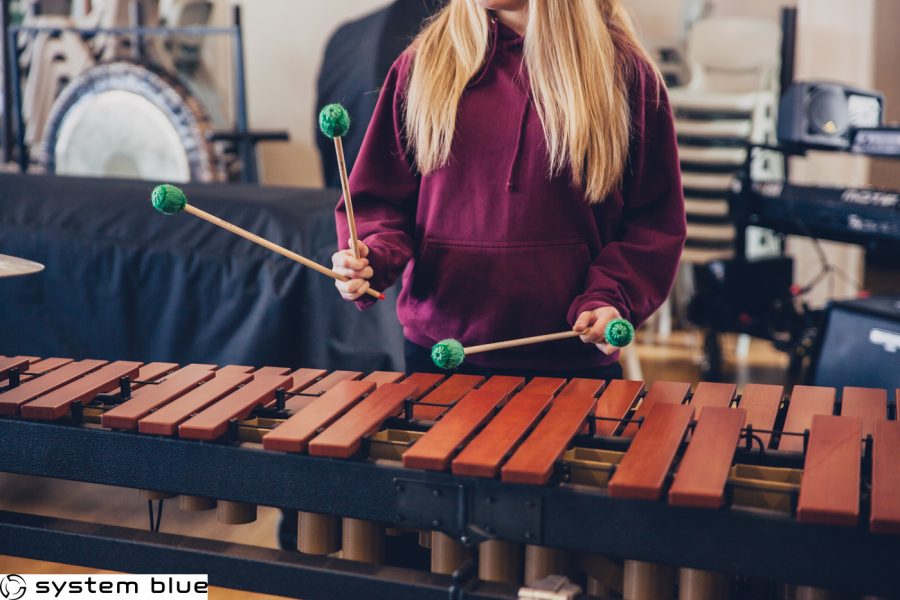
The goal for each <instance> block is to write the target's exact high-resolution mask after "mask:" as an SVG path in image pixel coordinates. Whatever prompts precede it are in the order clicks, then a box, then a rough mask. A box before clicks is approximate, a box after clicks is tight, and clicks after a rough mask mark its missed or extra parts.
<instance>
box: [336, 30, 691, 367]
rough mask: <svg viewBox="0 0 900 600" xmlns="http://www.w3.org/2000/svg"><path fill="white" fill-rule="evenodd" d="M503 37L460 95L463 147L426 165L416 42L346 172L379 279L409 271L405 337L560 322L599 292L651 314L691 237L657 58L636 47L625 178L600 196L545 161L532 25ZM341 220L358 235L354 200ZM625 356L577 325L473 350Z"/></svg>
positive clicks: (559, 357)
mask: <svg viewBox="0 0 900 600" xmlns="http://www.w3.org/2000/svg"><path fill="white" fill-rule="evenodd" d="M491 37H492V40H491V46H490V50H489V58H488V60H487V63H486V65H485V67H484V69H483V70H482V72H481V73H480V74H479V75H477V76H476V77H475V78H474V79H473V80H472V82H471V83H470V84H469V86H468V87H467V88H466V90H465V92H464V94H463V96H462V98H461V100H460V104H459V113H458V116H457V122H456V133H455V135H454V137H453V146H452V156H451V159H450V161H449V163H448V164H447V165H445V166H444V167H442V168H441V169H439V170H437V171H435V172H433V173H431V174H429V175H420V174H418V173H417V172H416V169H415V168H414V163H413V161H412V160H411V157H410V153H409V151H408V150H409V148H408V146H407V144H406V141H405V135H404V132H403V110H404V93H405V86H406V82H407V79H408V75H409V71H410V68H411V64H412V60H413V53H412V51H410V50H407V51H406V52H405V53H404V54H403V55H402V56H401V57H400V58H399V59H397V62H396V63H395V64H394V66H393V67H392V68H391V70H390V72H389V73H388V76H387V79H386V80H385V82H384V87H383V88H382V90H381V94H380V97H379V99H378V104H377V106H376V108H375V114H374V115H373V117H372V121H371V123H370V124H369V129H368V132H367V133H366V136H365V140H364V142H363V145H362V148H361V150H360V154H359V156H358V158H357V161H356V164H355V166H354V169H353V173H352V175H351V177H350V189H351V190H352V193H353V206H354V210H355V213H356V224H357V230H358V234H359V238H360V239H361V240H363V241H364V242H365V243H366V244H367V245H368V246H369V248H370V254H369V260H370V263H371V265H372V267H373V269H374V273H375V274H374V276H373V277H372V280H371V283H372V287H373V288H375V289H378V290H384V289H385V288H387V287H389V286H391V285H392V284H394V283H395V281H396V280H397V278H398V277H400V275H401V274H402V275H403V286H402V290H401V292H400V296H399V299H398V302H397V316H398V317H399V319H400V323H401V324H402V325H403V332H404V335H405V336H406V338H407V339H409V340H410V341H411V342H414V343H416V344H419V345H420V346H425V347H431V346H432V345H433V344H434V343H435V342H437V341H438V340H441V339H443V338H448V337H451V338H455V339H457V340H459V341H460V342H462V343H463V344H464V345H466V346H469V345H473V344H483V343H487V342H496V341H500V340H506V339H511V338H518V337H525V336H532V335H539V334H543V333H555V332H558V331H563V330H566V329H570V328H571V327H572V325H573V324H574V322H575V319H576V318H577V317H578V315H579V314H580V313H581V312H582V311H586V310H591V309H595V308H598V307H602V306H613V307H615V308H616V309H618V310H619V312H620V313H621V314H622V316H623V317H624V318H626V319H628V320H630V321H631V322H632V323H634V325H635V326H637V325H639V324H640V323H642V322H643V321H644V320H646V319H647V318H648V317H649V316H650V315H651V314H652V313H653V311H655V310H656V309H657V308H658V307H659V305H660V304H661V303H662V302H663V301H664V300H665V298H666V296H667V295H668V293H669V289H670V288H671V285H672V282H673V280H674V276H675V272H676V269H677V267H678V259H679V257H680V255H681V250H682V246H683V244H684V238H685V228H686V226H685V215H684V198H683V195H682V191H681V176H680V171H679V163H678V152H677V147H676V140H675V131H674V126H673V123H672V113H671V109H670V107H669V103H668V98H667V96H666V93H665V90H664V89H661V90H660V92H659V93H658V92H657V85H656V79H655V75H654V72H653V70H652V68H651V67H650V66H649V65H647V64H646V63H644V62H643V61H641V60H640V59H638V58H637V57H634V58H633V60H634V61H635V63H636V65H637V68H636V69H634V70H633V71H634V72H635V76H634V78H633V79H634V80H633V82H632V85H631V92H630V104H631V120H632V138H631V144H630V148H629V159H628V164H627V166H626V171H625V173H624V177H623V181H622V185H621V188H620V189H618V190H616V191H614V192H613V193H611V194H610V195H609V196H608V197H607V198H605V199H604V200H603V202H601V203H599V204H593V205H591V204H589V203H588V201H587V199H586V197H585V195H584V191H583V190H582V189H579V188H576V187H575V186H574V184H573V183H572V181H571V173H567V172H563V173H560V174H558V175H555V176H551V175H550V174H549V168H548V164H549V160H548V155H547V148H546V144H545V140H544V133H543V129H542V125H541V122H540V118H539V117H538V114H537V112H536V111H535V109H534V106H533V103H532V101H531V98H530V96H529V89H528V84H527V82H526V80H525V79H524V77H523V74H522V72H521V71H522V69H523V65H522V38H521V37H520V36H518V35H517V34H516V33H515V32H514V31H513V30H511V29H509V28H508V27H506V26H505V25H502V24H499V23H496V21H495V24H494V25H493V27H492V32H491ZM596 126H597V127H602V126H603V124H602V123H597V125H596ZM337 228H338V240H339V242H340V246H341V247H344V248H346V247H347V246H346V244H347V240H348V239H349V237H350V236H349V233H348V228H347V219H346V212H345V209H344V205H343V200H342V201H341V202H339V204H338V207H337ZM371 300H372V299H371V298H368V297H364V298H363V299H361V300H359V301H358V304H359V305H360V306H361V307H365V306H368V305H369V304H370V303H371ZM617 358H618V356H617V355H612V356H607V355H605V354H603V353H601V352H600V351H599V350H598V349H597V348H596V347H595V346H593V345H592V344H584V343H582V342H581V341H580V340H578V339H577V338H575V339H571V340H565V341H560V342H551V343H546V344H534V345H530V346H524V347H521V348H516V349H511V350H505V351H498V352H487V353H484V354H477V355H473V356H471V357H467V358H466V360H467V361H469V362H472V363H474V364H478V365H482V366H487V367H495V368H526V369H528V368H542V369H559V370H563V369H585V368H591V367H596V366H601V365H606V364H609V363H612V362H614V361H615V360H617Z"/></svg>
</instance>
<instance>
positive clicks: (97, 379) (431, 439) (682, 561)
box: [0, 357, 900, 597]
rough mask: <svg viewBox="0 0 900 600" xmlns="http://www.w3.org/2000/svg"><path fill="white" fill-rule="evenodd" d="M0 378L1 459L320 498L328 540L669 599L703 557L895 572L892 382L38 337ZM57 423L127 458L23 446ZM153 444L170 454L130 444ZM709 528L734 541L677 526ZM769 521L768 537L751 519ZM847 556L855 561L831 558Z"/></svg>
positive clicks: (694, 574)
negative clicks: (367, 370) (164, 351)
mask: <svg viewBox="0 0 900 600" xmlns="http://www.w3.org/2000/svg"><path fill="white" fill-rule="evenodd" d="M4 384H5V385H4ZM0 386H3V387H0V415H2V416H3V417H6V418H5V419H0V431H3V437H4V439H5V440H6V441H5V442H4V444H3V449H0V470H10V471H15V472H28V473H32V474H38V475H49V476H56V477H64V478H71V479H80V480H84V481H95V482H98V483H109V484H114V485H122V486H126V487H137V488H143V489H152V490H158V491H159V492H157V494H156V497H165V496H167V495H172V494H180V495H181V498H182V499H181V500H180V502H181V503H182V506H183V507H184V508H187V509H196V508H209V507H212V506H214V505H215V504H218V507H219V514H220V517H221V518H222V519H223V520H225V521H229V522H246V521H247V520H251V519H252V518H253V514H254V512H255V509H254V507H255V505H256V504H266V505H273V506H279V507H285V508H297V509H300V510H301V511H304V512H301V517H300V523H301V526H300V549H301V550H302V551H306V552H308V553H316V554H332V553H336V552H342V554H341V555H340V556H342V557H344V558H349V559H352V560H360V561H367V562H373V563H378V562H381V561H383V560H384V559H385V554H384V545H385V537H384V536H385V535H386V534H388V533H390V534H399V533H401V532H404V531H416V532H418V533H417V535H419V534H420V535H421V538H422V541H423V543H424V544H430V546H431V551H432V568H433V570H434V571H435V572H439V573H450V572H452V571H453V570H454V569H457V568H458V567H460V566H461V565H462V564H464V563H465V562H466V561H467V560H468V559H470V558H473V559H474V560H476V561H477V563H478V565H479V570H478V577H480V578H481V579H482V580H489V581H502V582H507V583H513V584H518V583H521V582H523V581H524V583H526V584H529V583H531V582H533V581H535V580H537V579H540V578H541V577H542V576H544V575H547V574H551V573H556V572H561V573H562V574H566V575H568V576H570V577H572V578H573V579H576V580H581V581H582V582H583V583H584V584H585V585H586V586H587V588H588V590H589V591H593V592H598V593H603V592H604V589H605V588H610V587H612V588H616V587H617V586H620V585H624V586H625V588H626V590H625V591H626V593H627V594H629V595H630V596H632V597H642V596H643V597H661V596H660V594H662V595H666V594H671V593H674V592H673V590H674V589H675V586H674V582H675V570H674V569H672V568H671V567H667V566H663V565H664V564H667V565H681V566H682V568H681V569H680V573H679V575H678V577H677V579H678V581H679V582H680V590H681V594H682V595H683V597H716V595H717V594H718V593H719V592H718V591H716V590H721V587H719V586H722V585H727V583H728V580H729V578H730V577H731V576H732V575H745V576H752V577H757V578H760V577H761V578H768V579H772V580H775V581H790V582H796V583H800V584H806V585H818V586H821V587H835V588H843V589H851V588H852V589H853V590H854V591H857V592H865V593H880V594H887V591H888V590H892V589H893V590H896V587H890V586H891V585H892V581H891V577H892V570H893V568H894V566H893V565H889V564H888V563H890V562H891V561H890V559H889V558H888V557H891V556H894V557H895V556H897V555H898V554H897V553H896V550H898V549H900V540H898V538H900V536H898V534H900V468H898V463H900V458H898V457H900V422H898V421H896V404H895V398H896V396H897V394H898V393H900V392H898V391H893V390H892V394H891V395H892V396H893V398H890V400H891V401H889V397H888V392H887V391H886V390H873V389H863V388H845V389H843V390H839V391H838V390H834V389H830V388H815V387H804V386H797V387H795V388H794V389H793V390H792V393H791V395H790V398H787V399H786V398H785V397H784V390H783V389H782V388H780V387H778V386H768V385H755V384H751V385H747V386H746V387H745V388H744V389H743V390H742V394H741V395H740V396H738V395H736V390H735V386H733V385H728V384H714V383H701V384H700V385H698V386H697V387H696V389H695V390H694V391H693V393H691V390H690V386H689V385H688V384H685V383H676V382H656V383H654V384H653V385H650V386H649V387H648V386H645V385H644V384H643V383H641V382H633V381H612V382H610V383H608V384H607V383H605V382H602V381H594V380H585V379H574V380H570V381H566V380H563V379H550V378H532V379H530V380H527V381H526V380H524V379H521V378H515V377H492V378H490V379H484V378H481V377H477V376H470V375H452V376H450V377H446V378H445V377H444V376H441V375H436V374H427V373H414V374H410V375H404V374H402V373H388V372H375V373H371V374H363V373H360V372H356V371H334V372H327V371H324V370H319V369H298V370H291V369H286V368H276V367H263V368H260V369H254V368H250V367H244V366H237V365H231V366H225V367H222V368H217V367H216V366H214V365H196V364H195V365H187V366H184V367H180V368H179V367H178V365H175V364H171V363H150V364H146V365H143V364H140V363H137V362H127V361H116V362H106V361H101V360H77V361H76V360H70V359H57V358H49V359H37V358H34V357H2V358H0ZM838 392H839V393H838ZM122 432H127V433H129V434H136V435H122ZM40 435H46V436H48V438H50V437H52V438H53V439H54V440H57V443H60V444H64V443H65V442H64V440H65V439H67V437H69V436H72V437H73V440H74V439H75V438H76V437H77V439H78V442H77V443H78V444H80V445H81V447H82V448H84V447H85V445H86V444H87V445H90V444H93V443H97V444H98V447H100V446H102V447H103V448H104V449H105V451H106V456H104V460H105V461H106V464H105V465H104V466H103V468H98V467H97V466H95V465H91V464H82V465H80V467H75V466H73V465H71V464H69V463H70V462H71V461H67V464H65V465H54V464H49V463H48V462H47V461H46V460H43V459H42V458H41V457H33V456H30V455H29V453H28V449H27V448H24V447H18V448H17V447H16V441H17V440H21V439H23V438H24V437H25V436H32V437H33V436H40ZM199 442H202V443H199ZM73 443H74V442H73ZM117 448H119V450H117ZM154 448H158V449H159V452H160V453H161V454H160V456H159V459H160V460H163V457H164V460H167V461H168V462H169V463H170V464H169V467H170V469H167V470H166V472H167V473H168V472H171V475H169V476H167V477H161V476H159V469H158V468H155V467H154V466H153V465H150V464H147V465H142V464H141V463H140V461H137V462H136V463H134V462H133V463H132V464H130V465H126V464H125V463H124V459H125V458H126V455H127V456H131V458H134V453H140V452H146V453H152V452H154V450H153V449H154ZM163 453H164V454H163ZM323 459H338V460H323ZM145 460H148V459H147V457H146V456H145ZM263 462H264V463H265V464H266V465H269V467H266V468H267V470H266V472H265V475H264V476H261V477H260V478H259V479H260V480H263V479H271V480H272V481H273V482H274V483H271V487H270V488H267V487H266V485H267V484H266V483H264V482H258V483H259V485H256V486H255V489H252V490H251V489H243V487H242V484H240V483H239V478H240V475H241V473H231V472H230V471H229V470H237V471H244V473H243V474H244V475H246V469H254V468H258V467H254V466H253V465H256V464H262V463H263ZM13 463H15V464H13ZM245 463H246V466H245V467H241V466H239V465H242V464H245ZM116 464H121V468H118V469H117V467H116ZM277 465H283V467H277ZM260 468H261V467H260ZM204 469H206V471H209V472H210V473H209V475H208V476H206V475H205V474H204V472H203V471H204ZM284 469H289V470H291V471H292V472H293V473H303V472H306V473H308V474H312V473H315V475H314V477H316V479H315V481H316V485H315V486H312V487H309V486H307V487H304V488H302V489H301V488H297V487H295V486H294V485H293V484H292V483H291V482H289V481H288V480H286V479H285V478H284V475H283V474H282V473H278V472H276V471H277V470H284ZM304 469H306V470H307V471H304ZM182 472H184V473H182ZM226 482H232V483H234V488H233V489H232V488H229V487H228V485H227V483H226ZM276 484H277V485H276ZM277 486H280V488H279V489H276V487H277ZM244 487H246V486H244ZM317 488H318V489H319V491H321V495H322V496H323V497H318V496H317V494H316V489H317ZM336 495H342V496H344V497H340V498H338V497H336ZM210 498H220V499H226V500H220V501H219V502H218V503H216V502H215V501H213V500H210ZM367 500H370V501H371V502H376V503H380V504H379V505H378V506H371V505H370V504H371V502H370V503H369V504H367V503H366V501H367ZM520 500H521V502H519V501H520ZM660 523H665V528H666V532H665V533H663V532H660V531H655V530H654V527H658V526H659V524H660ZM701 528H702V529H707V530H709V529H711V530H713V531H715V532H717V534H718V535H717V537H716V539H715V543H714V544H708V543H701V542H696V543H693V544H692V541H691V538H690V536H689V535H685V536H683V537H684V539H681V540H676V541H672V540H666V539H662V538H665V537H666V535H677V533H678V532H679V531H682V532H692V531H693V532H694V533H696V532H697V530H699V529H701ZM754 531H755V532H756V533H757V534H758V535H762V536H769V539H766V540H753V539H752V538H751V537H741V536H742V535H744V536H749V535H750V534H752V533H753V532H754ZM613 532H615V535H611V534H612V533H613ZM791 535H794V536H798V537H797V539H793V540H792V543H793V547H792V548H782V549H779V548H778V547H777V544H778V543H779V541H780V542H781V543H783V544H784V545H785V546H787V545H788V544H787V540H788V539H789V538H787V537H785V536H791ZM809 535H813V536H814V538H815V540H816V541H815V542H814V543H813V542H804V541H803V540H802V539H800V537H802V536H809ZM695 539H696V537H695ZM823 540H825V541H823ZM826 543H827V544H833V547H830V548H828V547H826V548H819V549H817V548H816V547H815V546H822V544H826ZM773 544H775V546H776V547H775V548H774V549H773ZM754 547H758V549H759V553H758V554H759V555H758V556H757V557H755V558H756V560H753V559H754V556H753V555H752V553H750V551H751V550H752V549H753V548H754ZM764 549H765V551H764ZM798 553H799V554H798ZM817 553H818V554H817ZM602 555H613V556H617V557H622V558H624V559H625V560H624V564H623V565H620V564H619V563H618V562H617V560H615V559H614V560H608V559H605V558H602ZM792 555H794V556H803V557H804V560H803V561H796V560H795V561H794V564H791V560H790V557H791V556H792ZM816 556H819V557H820V558H818V559H817V560H818V564H817V565H814V566H812V567H811V566H809V565H806V562H808V561H810V560H812V558H811V557H813V558H814V557H816ZM829 556H830V557H831V558H829ZM879 557H880V558H879ZM839 559H840V560H842V561H843V563H839V564H843V565H844V567H845V573H844V574H841V572H840V569H837V568H828V567H829V563H828V561H829V560H830V561H832V562H833V561H835V560H839ZM620 567H621V568H620ZM726 567H727V568H726ZM850 567H852V569H851V570H852V573H850V574H848V573H846V570H847V568H850ZM620 571H624V573H623V572H620ZM713 571H724V572H727V573H728V575H727V576H723V575H714V574H712V572H713ZM619 578H621V583H620V580H619ZM691 590H693V591H691ZM297 593H298V594H300V595H303V590H302V589H298V590H297Z"/></svg>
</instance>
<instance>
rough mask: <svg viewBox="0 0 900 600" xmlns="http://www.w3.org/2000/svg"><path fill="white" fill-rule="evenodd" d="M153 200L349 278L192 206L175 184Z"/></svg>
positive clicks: (320, 269) (371, 293) (160, 206)
mask: <svg viewBox="0 0 900 600" xmlns="http://www.w3.org/2000/svg"><path fill="white" fill-rule="evenodd" d="M151 202H152V203H153V207H154V208H155V209H156V210H158V211H159V212H161V213H163V214H164V215H174V214H175V213H178V212H181V211H182V210H183V211H185V212H188V213H190V214H192V215H194V216H195V217H200V218H201V219H203V220H204V221H207V222H209V223H212V224H213V225H217V226H218V227H221V228H222V229H225V230H227V231H230V232H231V233H233V234H235V235H239V236H241V237H242V238H244V239H245V240H249V241H251V242H253V243H255V244H259V245H260V246H262V247H263V248H268V249H269V250H271V251H272V252H275V253H277V254H280V255H282V256H284V257H285V258H289V259H291V260H293V261H295V262H298V263H300V264H301V265H303V266H305V267H309V268H310V269H312V270H313V271H318V272H319V273H321V274H322V275H326V276H328V277H331V278H332V279H337V280H338V281H348V280H349V278H347V277H344V276H343V275H341V274H340V273H336V272H335V271H332V270H331V269H329V268H328V267H325V266H323V265H320V264H319V263H317V262H315V261H312V260H310V259H308V258H306V257H305V256H301V255H299V254H297V253H296V252H292V251H290V250H288V249H287V248H285V247H283V246H279V245H278V244H275V243H273V242H270V241H269V240H267V239H265V238H262V237H259V236H258V235H256V234H255V233H250V232H249V231H247V230H246V229H241V228H240V227H238V226H237V225H232V224H231V223H229V222H228V221H225V220H224V219H220V218H219V217H217V216H215V215H211V214H209V213H208V212H206V211H204V210H200V209H199V208H197V207H196V206H191V205H190V204H188V203H187V197H186V196H185V195H184V192H183V191H182V190H181V189H179V188H178V187H176V186H174V185H170V184H164V185H160V186H157V187H156V189H154V190H153V194H152V195H151ZM366 293H367V294H368V295H369V296H372V297H373V298H377V299H378V300H384V294H382V293H381V292H378V291H376V290H373V289H371V288H370V289H369V290H367V291H366Z"/></svg>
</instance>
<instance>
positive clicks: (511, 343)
mask: <svg viewBox="0 0 900 600" xmlns="http://www.w3.org/2000/svg"><path fill="white" fill-rule="evenodd" d="M579 335H581V333H579V332H577V331H561V332H559V333H547V334H544V335H535V336H532V337H526V338H519V339H517V340H506V341H505V342H492V343H490V344H481V345H480V346H469V347H468V348H464V349H463V351H464V352H465V353H466V355H467V356H468V355H469V354H478V353H479V352H491V351H493V350H505V349H506V348H515V347H517V346H527V345H528V344H540V343H541V342H553V341H556V340H566V339H569V338H573V337H578V336H579Z"/></svg>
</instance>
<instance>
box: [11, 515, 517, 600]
mask: <svg viewBox="0 0 900 600" xmlns="http://www.w3.org/2000/svg"><path fill="white" fill-rule="evenodd" d="M0 554H7V555H15V556H21V557H24V558H34V559H40V560H49V561H53V562H60V563H67V564H76V565H79V566H84V567H91V568H97V569H106V570H113V571H126V572H141V573H167V574H168V573H170V574H178V573H206V574H207V575H208V576H209V583H210V584H211V585H217V586H221V587H227V588H231V589H237V590H246V591H252V592H256V593H263V594H273V595H277V596H286V597H300V595H302V597H303V598H304V599H305V600H319V599H321V600H332V599H333V598H334V597H335V596H334V594H335V589H341V590H342V592H344V593H346V594H347V597H354V598H371V599H380V598H384V599H391V600H448V598H449V599H451V600H514V599H515V598H518V586H513V585H508V584H502V583H495V582H488V581H477V578H476V577H475V572H474V569H473V568H472V567H473V565H472V564H471V561H470V564H469V565H468V568H466V569H463V568H461V569H459V570H458V571H459V572H458V573H456V574H454V575H438V574H433V573H428V572H424V571H412V570H409V569H402V568H398V567H389V566H378V567H373V566H372V565H368V564H363V563H357V562H353V561H342V560H335V559H332V558H328V557H318V556H308V555H304V554H300V553H298V552H285V551H281V550H273V549H269V548H261V547H258V546H246V545H242V544H235V543H231V542H220V541H217V540H207V539H197V538H191V537H186V536H181V535H173V534H170V533H154V534H153V535H152V536H148V535H147V533H146V532H145V531H140V530H136V529H130V528H126V527H115V526H111V525H97V524H94V523H84V522H81V521H70V520H65V519H55V518H52V517H44V516H38V515H30V514H22V513H16V512H8V511H0Z"/></svg>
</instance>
